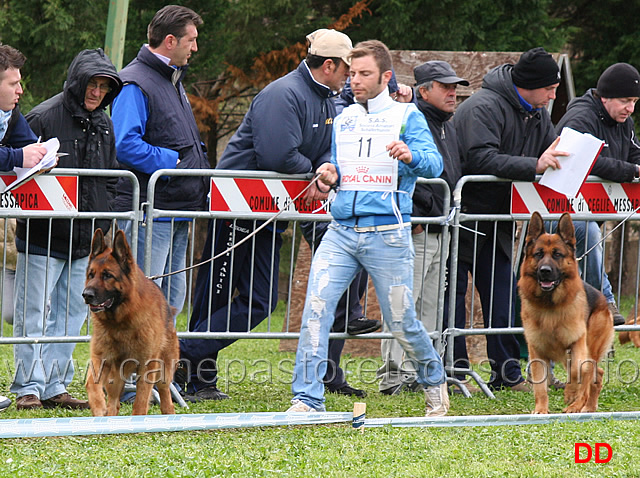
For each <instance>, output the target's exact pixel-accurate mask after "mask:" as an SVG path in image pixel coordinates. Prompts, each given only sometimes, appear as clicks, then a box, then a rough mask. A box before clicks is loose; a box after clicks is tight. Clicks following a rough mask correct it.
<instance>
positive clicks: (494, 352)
mask: <svg viewBox="0 0 640 478" xmlns="http://www.w3.org/2000/svg"><path fill="white" fill-rule="evenodd" d="M493 259H494V253H493V240H492V239H487V240H486V241H485V242H484V246H483V247H482V249H480V250H479V251H478V252H477V254H476V268H475V277H474V278H473V283H474V284H475V287H476V288H477V289H478V294H479V295H480V302H481V304H482V315H483V319H484V326H485V327H492V328H506V327H510V326H513V325H514V322H515V303H516V295H515V294H516V287H515V279H514V276H513V273H512V271H511V259H510V258H509V257H507V255H506V254H505V253H504V252H503V251H502V250H501V249H500V248H498V249H497V250H496V251H495V263H494V262H493ZM472 267H473V265H472V264H470V263H467V262H458V279H457V283H456V312H455V326H456V328H459V329H464V328H465V327H466V319H467V314H466V307H465V295H466V293H467V285H468V281H469V272H471V271H472V270H473V269H472ZM511 283H513V288H511V287H510V284H511ZM492 289H493V293H492ZM448 297H449V291H448V290H447V292H446V295H445V317H448V309H449V307H448V304H449V298H448ZM453 355H454V363H453V364H452V365H453V366H454V367H457V368H469V367H470V365H469V358H468V355H467V346H466V337H465V336H463V335H462V336H457V337H456V338H455V339H454V342H453ZM487 357H488V358H489V364H490V366H491V371H492V374H491V375H492V376H491V380H490V381H489V383H488V385H490V386H492V387H494V388H500V387H503V386H504V387H512V386H514V385H517V384H518V383H520V382H522V381H523V378H522V370H521V367H520V345H519V343H518V340H517V339H516V336H515V335H513V334H504V335H493V334H490V335H487ZM456 376H457V378H459V379H464V376H460V374H457V375H456Z"/></svg>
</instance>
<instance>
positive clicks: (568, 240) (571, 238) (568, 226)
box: [557, 212, 576, 249]
mask: <svg viewBox="0 0 640 478" xmlns="http://www.w3.org/2000/svg"><path fill="white" fill-rule="evenodd" d="M557 232H558V235H559V236H560V237H561V238H562V240H563V241H564V242H565V244H567V245H568V246H569V247H571V248H572V249H575V248H576V230H575V228H574V227H573V221H572V220H571V215H570V214H569V213H568V212H565V213H564V214H563V215H562V216H561V217H560V220H559V221H558V229H557Z"/></svg>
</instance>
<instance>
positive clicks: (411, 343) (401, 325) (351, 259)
mask: <svg viewBox="0 0 640 478" xmlns="http://www.w3.org/2000/svg"><path fill="white" fill-rule="evenodd" d="M414 256H415V253H414V249H413V243H412V240H411V228H410V227H406V228H404V229H396V230H391V231H384V232H378V231H373V232H356V231H355V230H354V229H353V228H350V227H345V226H341V225H339V224H337V223H335V222H333V223H331V225H330V226H329V230H328V231H327V233H326V234H325V235H324V237H323V238H322V242H321V243H320V246H318V249H317V250H316V252H315V254H314V256H313V261H312V264H311V271H310V273H309V285H308V288H307V297H306V301H305V306H304V311H303V314H302V326H301V329H300V339H299V341H298V351H297V354H296V364H295V366H294V376H293V383H292V386H291V389H292V392H293V395H294V399H298V400H301V401H302V402H303V403H305V404H306V405H308V406H310V407H313V408H315V409H316V410H323V409H324V385H323V383H322V379H323V377H324V376H325V373H326V369H327V346H328V342H329V331H330V330H331V326H332V325H333V320H334V313H335V310H336V306H337V304H338V300H339V299H340V297H341V296H342V294H343V293H344V291H345V290H347V287H349V284H350V283H351V281H352V280H353V279H354V278H355V276H356V274H357V273H358V272H359V271H360V270H361V269H363V268H364V269H365V270H366V271H367V272H368V273H369V276H370V277H371V279H372V281H373V284H374V286H375V289H376V296H377V297H378V301H379V304H380V309H381V311H382V316H383V318H384V321H385V323H386V325H387V327H388V328H389V330H390V331H391V332H392V334H393V336H394V338H396V339H397V340H398V341H399V342H400V343H401V344H402V346H403V347H404V348H405V351H406V353H407V355H408V356H409V358H410V359H412V360H413V361H414V362H415V364H416V369H417V381H418V382H419V383H420V384H422V385H423V386H425V387H427V386H433V385H439V384H441V383H444V381H445V378H446V377H445V373H444V368H443V366H442V361H441V359H440V356H439V355H438V354H437V352H436V351H435V349H434V347H433V344H432V343H431V339H430V338H429V335H428V334H427V331H426V329H425V328H424V325H422V322H420V320H418V318H417V317H416V311H415V306H414V299H413V294H412V288H413V261H414ZM390 265H392V266H390Z"/></svg>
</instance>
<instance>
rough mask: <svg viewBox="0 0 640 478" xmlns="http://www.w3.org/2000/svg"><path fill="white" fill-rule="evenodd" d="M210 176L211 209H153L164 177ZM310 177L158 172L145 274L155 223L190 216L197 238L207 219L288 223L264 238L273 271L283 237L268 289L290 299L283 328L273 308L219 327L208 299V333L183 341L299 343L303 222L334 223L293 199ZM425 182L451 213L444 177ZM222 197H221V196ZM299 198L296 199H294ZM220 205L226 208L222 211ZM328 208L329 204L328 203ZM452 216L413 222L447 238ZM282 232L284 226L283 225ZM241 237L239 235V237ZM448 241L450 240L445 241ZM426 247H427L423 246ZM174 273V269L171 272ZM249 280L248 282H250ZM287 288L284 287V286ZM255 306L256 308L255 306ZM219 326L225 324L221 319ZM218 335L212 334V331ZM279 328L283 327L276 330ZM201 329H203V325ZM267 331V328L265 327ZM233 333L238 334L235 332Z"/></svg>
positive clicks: (253, 224) (190, 281) (149, 208)
mask: <svg viewBox="0 0 640 478" xmlns="http://www.w3.org/2000/svg"><path fill="white" fill-rule="evenodd" d="M183 175H188V176H206V177H208V178H210V180H211V182H212V195H213V196H214V197H210V201H211V203H212V207H211V208H210V211H206V212H204V211H189V212H186V211H168V210H159V209H155V207H154V202H153V198H154V192H155V189H156V188H157V187H158V186H157V185H158V182H159V181H162V179H161V178H162V177H164V176H183ZM310 179H311V176H310V175H283V174H278V173H272V172H256V171H230V170H229V171H226V170H190V171H185V170H159V171H156V172H155V173H154V174H153V175H152V176H151V178H150V180H149V185H148V194H147V197H148V198H150V200H149V202H148V204H147V205H146V206H145V210H144V216H145V218H146V221H145V227H146V228H147V235H146V246H145V261H144V264H145V265H144V267H143V269H144V271H145V273H146V274H149V271H150V268H151V263H152V260H153V257H152V256H153V248H152V247H151V236H152V231H153V227H154V220H155V224H157V221H158V220H162V219H165V220H170V221H176V220H177V219H178V218H188V219H192V220H193V223H192V232H191V237H192V238H197V237H199V236H200V235H202V234H203V231H202V229H203V228H204V227H205V226H204V225H202V221H203V220H208V221H210V222H211V223H210V224H211V226H210V227H211V228H212V229H213V230H216V229H217V228H218V226H219V223H220V222H223V221H227V222H229V223H230V226H229V229H230V230H233V231H239V230H241V229H243V228H246V229H249V230H253V229H255V228H257V227H258V226H259V225H260V224H261V223H263V222H265V221H268V220H269V219H272V218H273V217H274V216H275V215H276V214H277V221H276V222H277V223H278V224H279V225H281V224H282V223H289V226H288V227H287V229H286V230H285V231H283V232H282V233H281V234H279V233H277V232H276V229H273V228H272V229H271V231H270V232H269V233H268V236H269V237H268V238H267V234H263V235H262V239H261V240H262V241H263V242H266V241H269V242H270V243H271V248H270V252H269V254H270V255H271V256H272V257H273V263H272V267H273V266H275V265H276V264H277V263H278V260H277V259H276V257H278V249H279V247H278V246H277V243H278V242H279V238H278V236H279V235H280V236H281V237H282V238H283V244H282V248H281V249H280V250H281V251H282V252H283V253H284V254H285V255H284V256H283V257H280V259H281V261H280V267H279V269H280V270H279V274H275V273H274V271H271V272H270V273H269V274H268V275H269V276H270V277H273V276H274V275H278V276H279V277H278V278H276V279H272V280H271V282H270V283H269V287H268V288H269V290H270V291H273V290H275V289H276V284H275V282H278V283H279V284H278V287H279V288H280V289H284V290H280V292H279V296H280V297H281V298H282V299H283V300H284V301H286V311H285V318H284V325H283V326H282V328H281V329H278V330H276V329H275V328H274V326H273V324H272V310H271V309H270V308H268V310H266V311H265V312H264V314H263V315H264V317H257V318H256V317H254V318H253V324H251V320H249V319H250V317H249V315H247V316H245V317H244V320H243V326H244V327H243V328H241V329H238V327H234V326H233V325H232V322H233V319H232V317H231V313H230V311H227V314H226V317H225V318H224V320H222V322H224V323H218V324H217V327H216V324H212V322H211V317H212V316H213V315H214V313H215V312H216V310H217V309H216V307H214V305H213V304H212V301H210V302H209V303H208V304H207V306H206V313H202V314H200V315H202V316H203V317H206V318H205V319H204V320H205V321H206V330H208V331H205V332H202V331H199V332H194V331H189V330H188V326H187V327H184V328H182V329H179V330H178V336H179V337H181V338H191V339H225V340H227V339H228V340H236V339H241V338H254V339H256V338H268V339H297V338H298V331H297V330H294V329H296V327H295V325H294V324H297V323H298V320H297V319H298V317H293V316H292V310H293V309H294V308H295V307H294V306H293V304H292V299H293V297H294V296H297V297H299V296H300V293H299V292H296V290H294V289H295V284H294V274H295V268H296V262H297V261H296V258H297V251H298V248H299V247H300V244H301V242H303V241H304V239H303V238H302V233H301V231H300V225H301V224H305V223H306V224H317V223H320V222H328V221H330V220H331V216H330V214H328V213H324V214H319V213H318V212H319V211H315V209H317V208H319V207H321V206H322V205H320V204H315V205H311V206H307V205H304V204H303V203H302V198H299V199H298V200H295V195H296V194H297V192H299V191H300V190H301V189H302V188H301V186H300V185H297V186H295V185H294V183H297V182H298V183H303V184H305V185H306V183H307V182H308V181H309V180H310ZM419 181H420V182H421V183H426V184H433V185H438V186H439V187H441V188H442V194H443V201H444V210H445V211H448V210H449V209H450V200H449V197H450V191H449V187H448V185H447V183H446V182H445V181H443V180H442V179H428V180H427V179H419ZM218 196H219V197H218ZM294 200H295V201H294ZM220 204H222V205H223V206H224V207H218V206H219V205H220ZM325 206H326V205H325ZM447 220H448V218H447V217H446V216H442V217H429V218H426V217H424V218H419V217H416V218H412V223H414V224H423V226H424V227H425V229H426V230H428V229H429V227H430V226H431V227H432V226H434V225H438V226H440V225H442V224H444V226H443V228H442V229H443V234H444V235H445V236H446V235H448V226H447V225H446V222H447ZM280 229H282V227H280ZM238 235H239V234H238ZM310 237H311V239H310V244H309V247H310V248H311V250H313V249H314V247H315V246H316V245H317V239H316V234H315V231H313V232H311V233H310ZM228 239H229V240H228V242H229V244H231V243H236V242H238V239H239V237H236V236H235V235H234V236H233V237H229V238H228ZM447 240H448V239H447ZM195 242H196V240H193V241H192V242H191V244H190V246H189V250H188V253H187V256H188V260H187V267H192V266H193V265H194V264H197V263H198V261H199V254H200V253H201V252H202V250H201V248H198V247H196V246H195ZM427 246H428V244H425V248H426V247H427ZM251 247H252V248H253V247H255V243H252V246H251ZM216 249H217V248H216V244H215V243H212V248H211V250H209V251H206V252H207V253H208V257H210V256H212V255H213V253H214V251H215V250H216ZM447 252H448V251H446V250H444V251H442V254H444V257H443V260H442V261H441V273H440V277H441V281H440V284H439V290H438V291H436V292H434V293H437V294H438V298H439V300H438V315H437V317H438V327H437V328H436V330H434V331H433V332H432V334H431V336H432V338H434V339H439V338H440V336H441V332H442V323H443V311H444V286H445V283H444V280H445V263H446V254H447ZM234 254H235V252H234V251H231V252H230V253H229V255H230V258H229V262H230V264H231V265H232V264H234ZM204 267H209V268H210V271H209V272H210V273H211V272H212V265H211V264H205V265H202V266H200V269H202V268H204ZM250 269H251V270H254V269H255V267H254V264H252V267H250ZM167 272H171V271H167ZM227 273H228V274H230V275H232V276H233V274H234V271H233V270H229V271H228V272H227ZM185 274H186V275H187V278H186V281H187V290H192V289H193V286H194V282H195V277H196V272H195V271H194V269H189V270H188V271H187V272H186V273H185ZM251 279H252V278H250V282H251ZM283 286H284V287H283ZM215 292H216V291H215V284H213V282H212V281H209V283H208V294H209V295H210V296H213V295H215ZM233 294H234V291H233V290H232V289H230V290H228V291H226V297H225V300H224V302H225V304H228V303H230V302H231V301H232V300H233V298H234V295H233ZM302 294H303V295H302V298H304V291H302ZM267 300H268V302H269V303H271V302H272V300H273V297H272V296H270V297H269V298H268V299H267ZM364 301H365V304H364V308H365V310H366V308H367V307H368V303H369V301H368V300H367V297H365V299H364ZM252 305H254V304H252ZM247 309H248V310H251V309H252V307H251V306H249V307H247ZM184 312H185V313H186V315H187V317H191V316H192V313H193V304H192V302H191V301H190V300H187V303H186V305H185V308H184ZM300 312H301V310H297V311H296V313H297V314H298V315H299V313H300ZM262 320H265V321H266V331H263V332H255V331H252V329H253V328H254V327H255V325H256V322H258V323H259V322H262ZM218 322H221V321H220V320H219V319H218ZM212 325H213V326H214V327H213V329H216V331H209V330H211V329H212ZM277 327H278V328H279V327H280V326H279V325H278V326H277ZM202 328H205V327H204V326H203V327H202ZM264 328H265V327H263V329H264ZM234 329H235V330H234ZM330 337H331V338H337V339H340V338H367V339H372V338H392V335H391V333H390V332H388V331H383V332H378V333H372V334H366V336H353V335H349V334H347V333H346V328H345V330H343V331H341V332H332V333H331V335H330Z"/></svg>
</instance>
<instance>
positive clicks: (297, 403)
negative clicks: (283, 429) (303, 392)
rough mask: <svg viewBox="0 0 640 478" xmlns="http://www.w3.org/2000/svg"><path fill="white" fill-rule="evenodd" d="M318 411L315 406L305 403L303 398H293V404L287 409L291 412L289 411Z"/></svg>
mask: <svg viewBox="0 0 640 478" xmlns="http://www.w3.org/2000/svg"><path fill="white" fill-rule="evenodd" d="M316 411H317V410H316V409H315V408H313V407H310V406H309V405H307V404H306V403H304V402H303V401H302V400H298V399H297V398H296V399H294V400H291V406H290V407H289V409H288V410H287V413H289V412H316Z"/></svg>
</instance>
